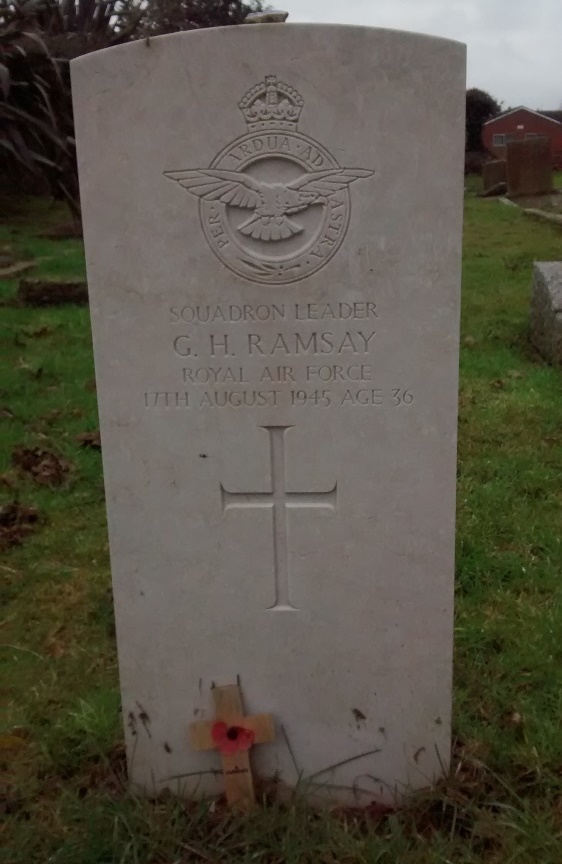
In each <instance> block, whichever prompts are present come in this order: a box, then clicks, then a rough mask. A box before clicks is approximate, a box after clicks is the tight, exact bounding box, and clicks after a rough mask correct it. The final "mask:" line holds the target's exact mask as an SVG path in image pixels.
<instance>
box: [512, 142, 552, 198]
mask: <svg viewBox="0 0 562 864" xmlns="http://www.w3.org/2000/svg"><path fill="white" fill-rule="evenodd" d="M506 162H507V193H508V195H510V196H511V197H513V198H515V197H518V196H521V195H544V194H547V193H548V192H551V191H552V156H551V152H550V141H549V139H548V138H527V139H526V140H523V141H510V142H509V143H508V144H507V146H506Z"/></svg>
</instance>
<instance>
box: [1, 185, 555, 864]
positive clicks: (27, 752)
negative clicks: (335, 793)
mask: <svg viewBox="0 0 562 864" xmlns="http://www.w3.org/2000/svg"><path fill="white" fill-rule="evenodd" d="M61 221H68V217H67V215H66V213H65V212H64V211H62V210H58V209H56V208H55V209H53V208H51V206H50V205H49V204H48V203H45V202H24V203H23V204H21V205H20V206H19V207H18V208H14V209H13V212H11V213H9V215H8V216H6V217H4V219H3V220H2V221H0V250H1V248H2V247H3V246H5V245H11V246H12V247H13V248H14V250H15V252H16V253H17V258H18V260H27V259H29V258H33V259H35V261H36V264H37V266H36V269H35V271H33V273H32V275H34V276H45V277H53V276H62V277H64V278H75V277H82V276H83V274H84V265H83V254H82V245H81V243H80V241H78V240H61V241H53V240H45V239H40V238H38V237H37V235H38V234H40V233H41V232H42V231H43V230H45V229H46V228H48V227H49V225H52V224H54V223H57V222H61ZM561 258H562V230H561V229H560V227H558V226H556V225H551V224H546V223H541V222H537V221H535V220H532V219H529V218H528V217H526V216H525V215H524V214H522V213H521V212H520V211H519V210H517V209H516V208H514V207H505V206H503V205H501V204H500V203H498V202H497V201H493V200H491V201H490V200H481V199H478V198H476V197H475V196H474V194H473V192H471V191H469V192H468V193H467V197H466V217H465V256H464V283H463V315H462V354H461V390H460V420H459V423H460V429H459V431H460V439H459V467H458V530H457V568H456V570H457V572H456V579H457V583H456V584H457V618H456V665H455V704H454V733H455V736H456V743H455V753H454V762H453V769H452V771H451V776H450V777H449V778H448V779H447V780H446V781H444V782H443V783H442V784H441V785H440V787H439V788H438V789H436V790H435V791H433V792H431V793H427V794H422V795H419V796H417V797H416V798H414V800H413V801H412V803H411V806H410V807H409V808H408V809H406V810H404V811H402V812H399V813H393V814H382V813H378V812H377V811H373V812H364V813H355V812H351V811H346V812H342V813H334V814H314V813H310V812H308V811H307V809H306V807H305V806H304V805H303V804H302V803H301V804H297V805H296V806H294V807H290V808H279V807H277V806H275V805H273V804H268V805H267V806H265V807H263V808H262V809H260V810H258V811H257V812H256V813H255V814H253V815H251V816H247V817H243V818H240V817H231V816H230V815H229V814H228V813H227V812H226V811H225V810H224V808H223V806H222V804H220V803H218V804H217V805H216V806H212V807H209V806H208V805H204V804H188V805H186V804H184V803H181V802H178V801H176V800H173V799H171V798H166V797H163V798H161V799H159V800H157V801H146V800H139V799H137V798H134V797H132V796H130V795H128V794H127V792H126V789H125V779H124V765H123V750H122V735H121V718H120V715H119V693H118V684H117V667H116V656H115V641H114V631H113V618H112V602H111V589H110V573H109V563H108V547H107V536H106V524H105V509H104V503H103V482H102V475H101V460H100V453H99V451H98V450H96V449H92V448H91V447H83V446H81V443H80V442H79V441H78V440H77V436H79V435H81V434H83V433H87V432H92V431H95V430H96V428H97V415H96V397H95V386H94V383H93V374H94V373H93V363H92V356H91V344H90V332H89V321H88V311H87V309H86V308H80V307H71V306H66V307H58V308H23V307H18V306H17V305H14V304H11V303H10V302H9V301H10V299H11V298H13V297H14V295H15V291H16V287H17V283H16V281H15V280H11V281H10V280H4V281H3V282H2V281H0V299H1V300H3V301H4V305H3V308H2V310H1V315H2V335H3V337H4V338H3V343H2V344H3V356H2V381H1V383H0V388H1V389H0V418H1V420H2V430H3V431H2V438H1V449H0V474H1V476H0V496H1V499H0V500H1V503H2V504H4V505H9V504H10V503H12V502H14V501H17V502H19V504H20V507H21V508H24V509H23V510H20V513H21V515H22V518H24V519H25V517H26V513H27V517H28V518H30V519H33V518H34V516H33V513H29V511H28V510H27V511H26V509H25V508H35V509H36V511H37V517H38V519H37V521H36V522H32V523H31V524H30V525H29V528H30V529H31V530H30V533H28V534H25V533H23V534H22V538H21V543H20V544H19V545H15V546H12V547H10V548H7V549H5V550H4V554H3V560H2V563H1V564H0V574H1V576H2V608H3V612H2V616H1V617H2V621H1V630H0V643H1V645H0V660H1V664H2V679H3V680H2V687H3V693H4V696H5V702H6V703H7V711H6V712H5V715H4V721H3V731H2V733H1V737H0V746H1V748H2V761H3V763H4V765H5V767H6V780H5V784H4V790H3V792H4V795H5V808H6V817H7V818H6V821H5V826H4V828H3V831H2V834H0V839H1V840H2V841H3V847H4V850H5V851H4V857H2V856H1V854H0V860H1V861H3V862H5V864H35V862H37V864H47V862H49V864H110V862H111V864H113V862H115V864H188V862H189V864H192V862H193V864H200V862H211V864H218V862H221V864H222V862H228V864H243V862H244V864H246V862H247V864H249V862H257V864H379V862H382V864H473V862H486V864H531V862H532V864H560V861H561V860H562V730H561V720H562V639H561V636H562V603H561V602H560V600H561V593H562V578H561V574H562V546H561V540H560V522H561V519H560V515H561V507H560V505H561V481H560V477H561V474H560V470H561V468H562V404H561V403H562V400H561V391H562V388H561V378H560V371H557V370H555V369H553V368H550V367H549V366H548V365H546V364H545V363H544V362H543V361H542V360H541V359H540V357H538V356H537V354H536V353H535V352H534V351H533V350H532V348H531V347H530V346H529V343H528V341H527V313H528V303H529V287H530V278H531V265H532V261H533V260H552V259H561ZM6 301H8V302H7V303H6ZM22 448H26V449H28V450H34V448H38V449H39V450H40V451H48V452H49V453H54V454H55V456H56V457H58V458H57V460H53V459H52V458H47V457H45V456H44V455H43V454H41V453H39V454H38V453H37V452H35V453H33V454H32V456H33V458H34V459H35V461H36V463H37V465H36V471H35V479H34V478H33V477H32V476H31V475H30V473H29V471H25V470H23V469H22V467H21V463H22V462H23V463H25V460H26V458H28V459H29V458H31V457H29V454H28V455H27V457H26V455H25V454H23V455H22V452H21V451H22ZM14 453H15V454H16V457H15V459H16V462H18V461H19V463H20V467H19V468H18V467H17V465H15V464H14V461H13V454H14ZM38 481H41V482H38ZM57 484H58V485H57ZM2 513H3V514H4V521H6V518H7V517H6V514H7V513H13V514H14V516H13V518H14V519H16V515H17V514H16V511H15V508H13V509H12V510H10V511H7V510H6V509H4V510H3V511H2ZM17 530H18V529H17V526H16V528H15V529H13V530H12V529H10V527H9V526H8V528H5V529H4V533H3V535H0V536H4V538H5V545H6V543H7V540H9V539H10V537H11V536H12V537H13V534H14V533H16V532H17Z"/></svg>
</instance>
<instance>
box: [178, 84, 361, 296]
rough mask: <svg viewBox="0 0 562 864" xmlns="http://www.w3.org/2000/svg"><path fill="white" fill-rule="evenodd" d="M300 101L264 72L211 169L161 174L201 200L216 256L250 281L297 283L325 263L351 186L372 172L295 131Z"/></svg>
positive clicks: (337, 238)
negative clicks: (242, 130) (238, 130)
mask: <svg viewBox="0 0 562 864" xmlns="http://www.w3.org/2000/svg"><path fill="white" fill-rule="evenodd" d="M303 106H304V100H303V98H302V96H301V95H300V93H298V92H297V90H295V89H294V88H293V87H289V86H288V85H287V84H284V83H283V82H281V81H278V79H277V78H276V77H275V76H274V75H268V76H266V78H265V80H264V81H262V82H261V83H259V84H256V86H255V87H252V88H251V90H249V91H248V93H246V95H245V96H244V97H243V99H242V100H241V101H240V103H239V108H240V110H241V112H242V114H243V115H244V119H245V121H246V124H247V126H248V133H247V134H246V135H243V136H242V137H241V138H237V139H236V140H235V141H233V142H232V144H229V145H228V146H227V147H226V148H225V149H224V150H223V151H222V152H221V153H219V154H218V156H217V157H216V158H215V159H214V160H213V162H212V163H211V165H210V167H209V168H200V169H188V170H185V171H165V172H164V173H165V176H166V177H169V178H170V179H171V180H175V181H176V182H177V183H179V185H180V186H183V188H184V189H187V191H188V192H190V193H191V194H192V195H195V196H196V197H197V198H199V213H200V218H201V224H202V227H203V231H204V233H205V236H206V238H207V241H208V243H209V245H210V247H211V249H212V250H213V252H214V253H215V254H216V255H217V257H218V258H219V259H220V260H221V261H222V262H223V264H225V265H226V266H227V267H229V268H230V269H231V270H233V271H234V272H235V273H237V274H238V275H239V276H242V277H244V278H245V279H250V280H252V281H254V282H261V283H269V284H283V283H288V282H296V281H297V280H299V279H303V278H305V277H306V276H309V275H312V273H315V272H316V271H317V270H319V269H320V267H322V266H323V265H324V264H326V263H327V262H328V260H329V259H330V258H332V257H333V255H334V254H335V252H336V251H337V250H338V249H339V247H340V246H341V243H342V242H343V239H344V237H345V234H346V231H347V227H348V224H349V217H350V196H349V188H348V187H349V185H350V184H351V183H353V182H354V181H355V180H359V179H362V178H366V177H370V176H371V175H372V174H373V173H374V172H373V171H371V170H368V169H364V168H341V167H340V166H339V165H338V164H337V162H336V160H335V159H334V157H333V156H332V155H331V154H330V153H329V152H328V151H327V150H326V149H325V148H324V147H323V146H322V145H320V144H319V143H318V142H316V141H314V140H313V139H312V138H309V137H308V136H306V135H303V134H302V133H301V132H299V131H297V124H298V122H299V119H300V115H301V112H302V109H303ZM248 211H250V214H249V215H248ZM295 217H296V218H295Z"/></svg>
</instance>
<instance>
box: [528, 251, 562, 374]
mask: <svg viewBox="0 0 562 864" xmlns="http://www.w3.org/2000/svg"><path fill="white" fill-rule="evenodd" d="M529 322H530V336H531V342H532V343H533V345H534V346H535V348H536V349H537V350H538V351H540V353H541V354H542V355H543V357H544V358H545V359H546V360H548V362H549V363H552V365H553V366H562V261H536V262H535V264H534V267H533V284H532V288H531V310H530V317H529Z"/></svg>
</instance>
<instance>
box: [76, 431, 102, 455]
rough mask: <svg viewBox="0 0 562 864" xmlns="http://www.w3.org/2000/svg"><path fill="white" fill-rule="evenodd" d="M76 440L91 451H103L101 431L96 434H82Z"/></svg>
mask: <svg viewBox="0 0 562 864" xmlns="http://www.w3.org/2000/svg"><path fill="white" fill-rule="evenodd" d="M76 440H77V441H78V443H79V444H80V446H81V447H84V448H89V449H90V450H101V439H100V430H99V429H96V430H95V431H94V432H82V434H81V435H77V436H76Z"/></svg>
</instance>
